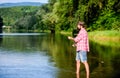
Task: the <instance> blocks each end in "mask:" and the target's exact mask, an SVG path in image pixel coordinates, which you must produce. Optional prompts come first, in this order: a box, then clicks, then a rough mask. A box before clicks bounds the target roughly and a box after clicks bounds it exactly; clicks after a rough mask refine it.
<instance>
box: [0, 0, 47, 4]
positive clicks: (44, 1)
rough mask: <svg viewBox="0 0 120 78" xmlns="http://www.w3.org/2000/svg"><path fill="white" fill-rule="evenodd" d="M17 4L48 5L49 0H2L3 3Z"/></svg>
mask: <svg viewBox="0 0 120 78" xmlns="http://www.w3.org/2000/svg"><path fill="white" fill-rule="evenodd" d="M17 2H41V3H47V2H48V0H0V4H1V3H17Z"/></svg>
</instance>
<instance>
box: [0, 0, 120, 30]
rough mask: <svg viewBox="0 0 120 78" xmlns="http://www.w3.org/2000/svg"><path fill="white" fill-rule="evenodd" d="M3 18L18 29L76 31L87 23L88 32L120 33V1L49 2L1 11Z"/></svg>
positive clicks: (52, 0)
mask: <svg viewBox="0 0 120 78" xmlns="http://www.w3.org/2000/svg"><path fill="white" fill-rule="evenodd" d="M0 15H2V17H3V19H4V24H5V25H10V26H14V27H15V28H17V29H29V30H32V29H35V30H42V31H44V30H50V31H52V32H53V31H54V32H55V31H72V30H74V29H76V25H77V22H78V21H84V22H85V23H86V25H87V30H88V31H93V30H120V1H119V0H49V1H48V4H45V5H42V6H41V7H13V8H0Z"/></svg>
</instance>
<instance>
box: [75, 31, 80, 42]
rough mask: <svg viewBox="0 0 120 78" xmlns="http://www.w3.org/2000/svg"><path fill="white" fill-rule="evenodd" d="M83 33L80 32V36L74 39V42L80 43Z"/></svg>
mask: <svg viewBox="0 0 120 78" xmlns="http://www.w3.org/2000/svg"><path fill="white" fill-rule="evenodd" d="M81 33H82V32H81V31H80V32H79V33H78V35H77V36H76V37H75V38H74V41H75V42H79V41H80V40H81V39H82V34H81Z"/></svg>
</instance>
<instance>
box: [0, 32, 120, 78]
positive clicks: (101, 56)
mask: <svg viewBox="0 0 120 78" xmlns="http://www.w3.org/2000/svg"><path fill="white" fill-rule="evenodd" d="M0 36H1V37H0V78H76V74H75V48H73V47H72V46H71V45H72V43H73V42H71V41H69V40H68V39H67V36H64V35H53V34H46V33H8V34H0ZM119 51H120V47H117V46H116V47H115V46H114V47H112V46H103V45H100V44H98V43H95V42H93V41H90V52H89V53H88V62H89V64H90V75H91V78H119V74H120V73H119V72H120V70H119V69H120V66H119V65H120V57H119V56H120V53H119ZM80 77H81V78H85V69H84V66H83V64H81V76H80Z"/></svg>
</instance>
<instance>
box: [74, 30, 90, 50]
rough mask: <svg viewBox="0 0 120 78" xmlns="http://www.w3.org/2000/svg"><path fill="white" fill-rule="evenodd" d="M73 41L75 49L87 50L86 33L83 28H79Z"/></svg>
mask: <svg viewBox="0 0 120 78" xmlns="http://www.w3.org/2000/svg"><path fill="white" fill-rule="evenodd" d="M74 41H75V42H76V47H77V49H76V51H79V50H83V51H87V52H89V41H88V34H87V31H86V30H85V29H84V28H81V30H80V31H79V33H78V35H77V36H76V37H75V38H74Z"/></svg>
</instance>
